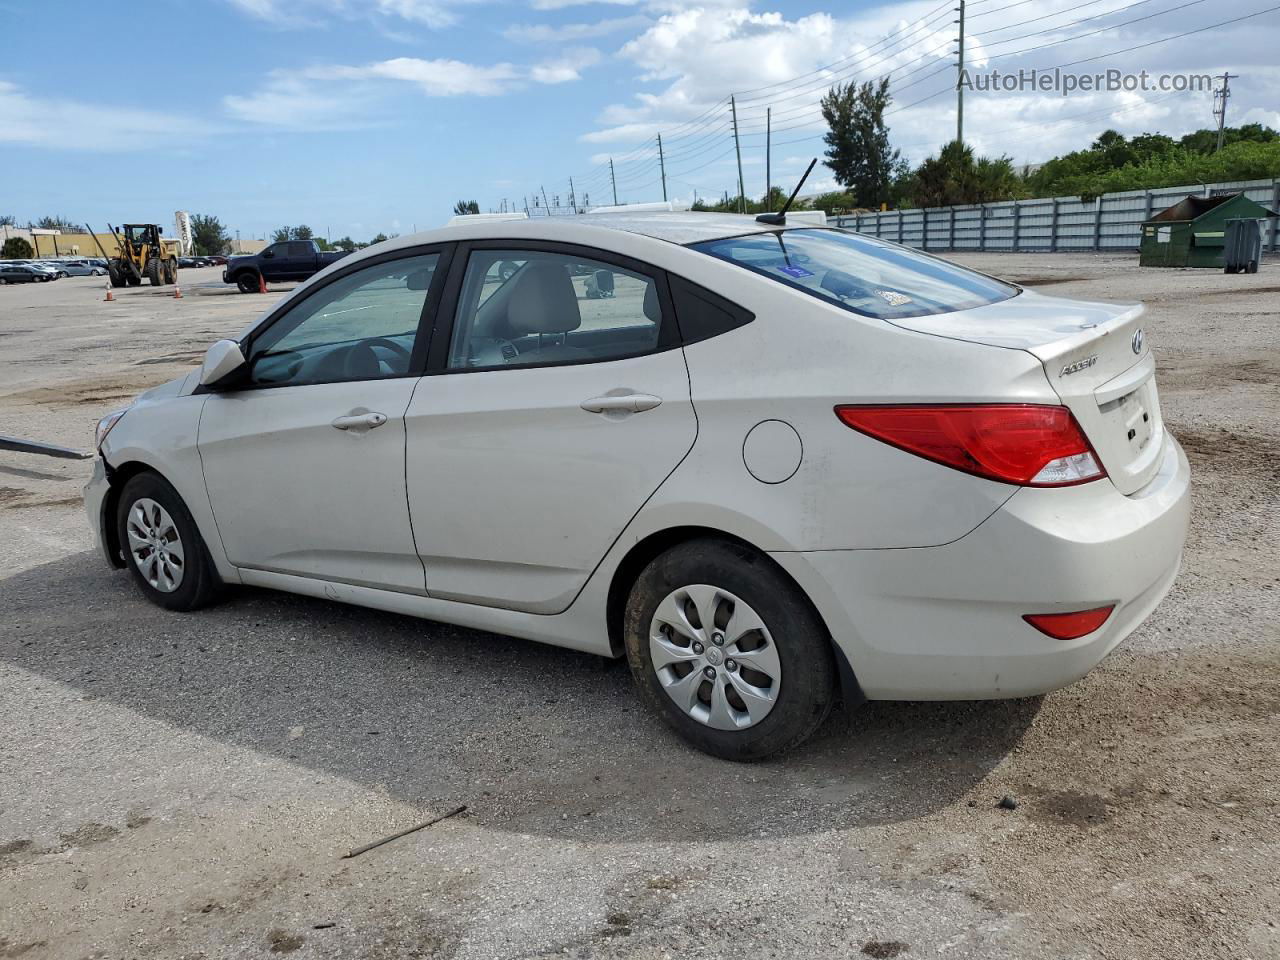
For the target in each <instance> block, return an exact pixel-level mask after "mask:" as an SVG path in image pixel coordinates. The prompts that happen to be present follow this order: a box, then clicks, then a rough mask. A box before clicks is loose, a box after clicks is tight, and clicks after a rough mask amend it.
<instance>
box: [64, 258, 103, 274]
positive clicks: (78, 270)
mask: <svg viewBox="0 0 1280 960" xmlns="http://www.w3.org/2000/svg"><path fill="white" fill-rule="evenodd" d="M58 266H59V267H60V268H61V269H62V272H63V273H64V274H66V275H68V276H72V277H105V276H106V275H107V268H106V267H100V266H98V265H97V264H96V263H93V262H91V261H89V260H62V261H59V264H58Z"/></svg>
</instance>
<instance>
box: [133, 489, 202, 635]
mask: <svg viewBox="0 0 1280 960" xmlns="http://www.w3.org/2000/svg"><path fill="white" fill-rule="evenodd" d="M116 534H117V536H118V537H119V542H120V548H121V550H122V551H123V552H124V555H125V560H126V562H127V564H128V567H129V573H130V574H132V575H133V579H134V582H135V583H137V584H138V586H139V587H140V588H141V590H142V592H143V593H144V594H145V595H146V597H147V599H148V600H150V601H151V602H152V603H154V604H156V605H157V606H161V607H164V608H165V609H166V610H180V611H186V610H195V609H196V608H197V607H202V606H205V605H206V604H208V603H209V602H210V601H212V600H213V599H214V598H215V597H216V596H217V594H218V590H219V587H220V586H221V584H220V582H219V579H218V575H217V572H216V571H215V570H214V569H213V563H212V562H211V561H210V560H209V554H208V551H207V550H206V549H205V545H204V540H203V539H202V538H201V536H200V531H199V529H197V527H196V524H195V521H194V520H192V519H191V514H190V512H188V510H187V507H186V504H184V503H183V502H182V498H181V497H180V496H178V492H177V491H176V490H174V489H173V487H172V486H170V485H169V483H168V482H166V481H165V480H164V479H162V478H161V477H160V476H159V475H158V474H154V473H140V474H138V475H137V476H135V477H133V478H131V479H130V480H129V481H128V482H127V483H125V485H124V489H123V490H122V491H121V492H120V501H119V505H118V508H117V512H116Z"/></svg>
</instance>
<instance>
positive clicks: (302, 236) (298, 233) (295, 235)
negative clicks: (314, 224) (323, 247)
mask: <svg viewBox="0 0 1280 960" xmlns="http://www.w3.org/2000/svg"><path fill="white" fill-rule="evenodd" d="M289 239H290V240H314V239H315V234H313V233H312V232H311V228H310V227H308V226H307V225H306V224H305V223H304V224H302V225H301V226H297V227H294V228H293V229H292V230H290V231H289Z"/></svg>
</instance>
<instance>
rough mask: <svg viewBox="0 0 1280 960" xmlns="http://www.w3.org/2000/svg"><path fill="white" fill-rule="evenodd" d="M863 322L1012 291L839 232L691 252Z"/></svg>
mask: <svg viewBox="0 0 1280 960" xmlns="http://www.w3.org/2000/svg"><path fill="white" fill-rule="evenodd" d="M693 249H695V250H701V251H702V252H703V253H708V254H710V255H711V256H713V257H718V258H720V259H721V260H727V261H729V262H730V263H736V264H738V265H739V266H741V267H745V268H747V269H748V270H751V271H752V272H754V273H759V274H761V275H763V276H766V277H769V278H771V279H773V280H777V281H778V282H780V283H785V284H786V285H787V286H789V287H795V288H796V289H797V290H802V291H804V292H805V293H807V294H810V295H811V296H815V297H818V298H820V299H822V300H826V301H828V302H830V303H834V304H836V305H838V306H841V307H844V308H845V309H846V310H849V311H852V312H853V313H857V314H861V315H862V316H864V317H875V318H878V319H883V320H894V319H899V318H906V317H923V316H929V315H932V314H937V313H951V312H952V311H955V310H969V309H972V308H974V307H981V306H985V305H987V304H989V303H996V302H998V301H1000V300H1007V299H1009V298H1010V297H1013V296H1016V295H1017V294H1018V292H1019V291H1018V288H1017V287H1015V286H1013V285H1011V284H1007V283H1002V282H1001V281H999V280H996V279H994V278H992V277H988V276H984V275H983V274H981V273H976V272H975V271H973V270H967V269H965V268H964V267H960V266H956V265H955V264H953V263H948V262H947V261H945V260H939V259H938V258H937V257H931V256H929V255H928V254H925V253H920V252H918V251H916V250H909V249H907V248H906V247H900V246H897V245H896V244H891V243H885V242H883V241H881V240H873V239H872V238H870V237H864V236H861V235H859V234H856V233H848V232H846V231H843V230H818V229H815V230H785V231H777V232H773V233H756V234H751V235H749V236H745V237H730V238H728V239H726V240H712V241H708V242H706V243H698V244H694V245H693Z"/></svg>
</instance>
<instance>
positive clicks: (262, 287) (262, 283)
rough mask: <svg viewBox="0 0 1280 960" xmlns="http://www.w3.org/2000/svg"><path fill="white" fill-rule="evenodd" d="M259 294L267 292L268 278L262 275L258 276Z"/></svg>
mask: <svg viewBox="0 0 1280 960" xmlns="http://www.w3.org/2000/svg"><path fill="white" fill-rule="evenodd" d="M258 292H259V293H266V292H267V278H266V277H264V276H263V275H262V274H258Z"/></svg>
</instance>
